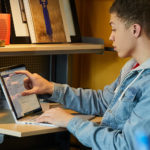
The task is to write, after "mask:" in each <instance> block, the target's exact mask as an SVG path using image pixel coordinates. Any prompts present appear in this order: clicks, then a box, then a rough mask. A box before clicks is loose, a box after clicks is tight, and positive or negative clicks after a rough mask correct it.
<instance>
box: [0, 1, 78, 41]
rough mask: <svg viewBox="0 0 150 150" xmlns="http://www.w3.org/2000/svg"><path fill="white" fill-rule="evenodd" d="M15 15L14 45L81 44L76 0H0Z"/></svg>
mask: <svg viewBox="0 0 150 150" xmlns="http://www.w3.org/2000/svg"><path fill="white" fill-rule="evenodd" d="M0 5H1V6H2V8H0V11H1V12H3V13H10V14H11V20H12V22H11V43H20V44H21V43H22V44H23V43H70V42H80V39H81V38H80V31H79V26H78V20H77V14H76V9H75V3H74V0H0Z"/></svg>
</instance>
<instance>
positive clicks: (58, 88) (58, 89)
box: [50, 83, 65, 103]
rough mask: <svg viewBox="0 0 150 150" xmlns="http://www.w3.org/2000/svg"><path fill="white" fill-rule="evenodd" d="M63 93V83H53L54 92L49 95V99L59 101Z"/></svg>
mask: <svg viewBox="0 0 150 150" xmlns="http://www.w3.org/2000/svg"><path fill="white" fill-rule="evenodd" d="M64 93H65V86H64V85H63V84H58V83H54V92H53V94H52V96H51V97H50V100H52V101H55V102H59V103H61V101H62V100H63V97H64Z"/></svg>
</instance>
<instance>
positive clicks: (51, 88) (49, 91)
mask: <svg viewBox="0 0 150 150" xmlns="http://www.w3.org/2000/svg"><path fill="white" fill-rule="evenodd" d="M53 92H54V83H53V82H49V86H48V94H50V95H52V94H53Z"/></svg>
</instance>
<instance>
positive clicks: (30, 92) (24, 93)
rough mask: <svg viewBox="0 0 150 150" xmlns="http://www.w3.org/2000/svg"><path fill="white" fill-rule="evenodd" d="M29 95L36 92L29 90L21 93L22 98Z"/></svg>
mask: <svg viewBox="0 0 150 150" xmlns="http://www.w3.org/2000/svg"><path fill="white" fill-rule="evenodd" d="M31 94H36V90H35V89H31V90H26V91H24V92H22V94H21V95H22V96H27V95H31Z"/></svg>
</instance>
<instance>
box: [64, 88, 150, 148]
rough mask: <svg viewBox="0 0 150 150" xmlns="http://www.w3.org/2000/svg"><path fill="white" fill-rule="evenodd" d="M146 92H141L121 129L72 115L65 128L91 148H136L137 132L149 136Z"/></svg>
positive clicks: (149, 110) (148, 101) (149, 112)
mask: <svg viewBox="0 0 150 150" xmlns="http://www.w3.org/2000/svg"><path fill="white" fill-rule="evenodd" d="M145 91H146V90H145ZM148 93H149V92H145V93H143V94H142V97H141V98H140V99H139V102H138V103H137V104H136V106H135V108H134V109H133V111H132V113H131V116H130V118H129V119H128V120H127V121H126V122H125V124H124V126H123V129H122V130H117V129H113V128H110V127H108V126H102V125H98V124H95V123H93V122H90V121H85V120H83V119H81V118H79V117H74V118H73V119H72V120H71V121H70V122H69V124H68V126H67V129H68V130H69V131H70V132H71V133H72V134H73V135H74V136H76V137H77V139H78V140H79V141H80V142H81V143H82V144H84V145H85V146H87V147H91V148H92V149H93V150H105V149H106V150H119V149H120V150H135V149H136V150H137V149H138V147H139V145H138V142H137V138H138V137H137V135H138V133H142V134H146V135H148V136H150V115H149V114H150V97H149V96H148V95H149V94H148Z"/></svg>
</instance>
